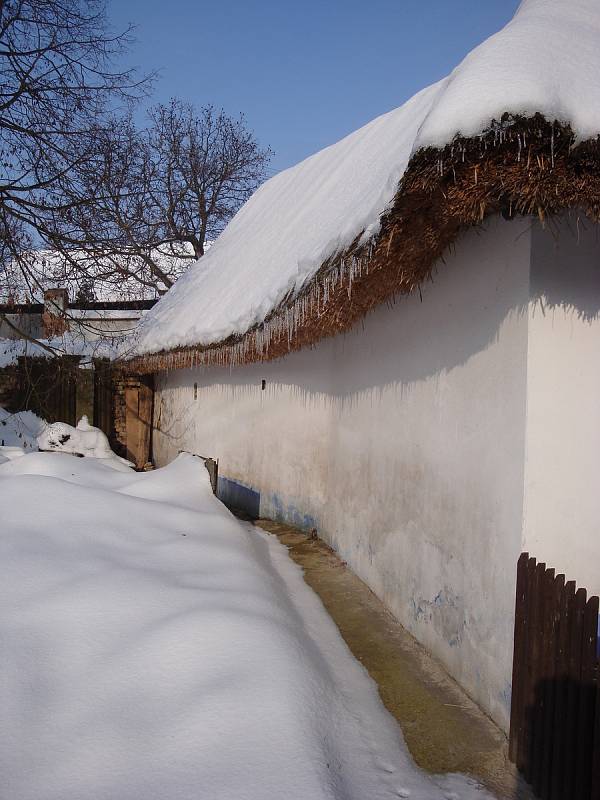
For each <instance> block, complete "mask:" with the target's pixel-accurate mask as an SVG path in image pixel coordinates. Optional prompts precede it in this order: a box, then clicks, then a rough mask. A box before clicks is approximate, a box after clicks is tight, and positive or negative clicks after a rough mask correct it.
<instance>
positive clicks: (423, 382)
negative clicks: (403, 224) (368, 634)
mask: <svg viewBox="0 0 600 800" xmlns="http://www.w3.org/2000/svg"><path fill="white" fill-rule="evenodd" d="M529 258H530V233H529V228H528V226H527V225H526V223H525V222H523V221H515V222H512V223H509V222H504V221H503V220H500V219H496V220H493V221H492V222H491V223H490V224H489V226H488V230H487V231H485V232H479V233H478V232H476V231H474V230H473V231H471V232H469V233H468V234H466V235H465V237H464V238H463V239H462V240H461V241H460V242H459V243H458V245H457V251H456V255H454V256H452V257H450V258H449V259H447V264H446V265H441V266H440V269H439V273H438V274H437V275H436V277H435V280H434V282H433V283H432V284H430V285H428V286H427V287H426V288H425V291H424V292H423V301H422V302H421V301H420V299H419V297H418V295H417V296H414V297H410V298H403V299H401V300H399V301H398V302H397V303H396V305H395V306H393V307H389V308H387V307H382V308H380V309H378V310H377V311H375V312H374V313H373V314H371V315H370V316H369V317H368V318H367V319H366V320H365V321H364V323H363V324H360V325H358V326H357V328H356V329H355V330H353V331H352V332H350V333H349V334H347V335H346V336H340V337H336V338H335V339H331V340H327V341H324V342H322V343H320V344H319V345H318V346H317V347H315V348H314V349H313V350H309V351H303V352H300V353H296V354H292V355H290V356H288V357H286V358H285V359H282V360H280V361H278V362H274V363H270V364H261V365H255V366H249V367H244V368H236V369H234V370H227V369H219V368H211V369H198V370H193V371H177V372H173V373H170V374H167V375H163V376H162V377H159V379H158V381H157V397H156V403H155V415H156V416H155V422H156V424H157V426H158V428H159V430H158V431H157V432H156V433H155V435H154V452H155V457H156V460H157V462H158V463H165V462H167V461H169V460H170V459H171V458H173V457H174V456H175V455H176V453H177V451H178V450H179V449H190V450H193V451H194V452H197V453H201V454H203V455H212V456H216V457H218V458H219V460H220V473H221V475H224V476H227V477H229V478H233V479H237V480H241V481H243V482H245V483H246V484H247V485H249V486H252V487H253V488H255V489H257V490H258V491H260V493H261V513H262V514H264V515H266V516H274V517H280V518H283V519H289V520H291V521H293V522H296V523H300V524H304V525H305V526H308V527H312V526H313V525H314V526H315V527H317V528H318V530H319V533H320V535H321V536H322V537H323V538H325V539H326V540H327V541H329V542H330V543H331V544H332V545H333V546H334V547H335V548H336V549H337V550H338V552H339V553H340V554H341V556H342V557H343V558H344V559H346V560H347V561H348V563H349V565H350V566H351V568H352V569H353V570H354V571H355V572H357V573H358V574H359V575H360V576H361V577H362V578H363V579H364V580H365V581H366V582H367V583H368V584H369V585H370V586H371V587H372V588H373V590H374V591H375V592H376V593H377V594H378V595H379V597H380V598H381V599H382V600H383V601H384V602H385V603H386V605H387V606H388V608H390V609H391V610H392V612H393V613H394V614H395V615H396V616H397V617H398V619H400V621H401V622H402V623H403V624H404V625H405V626H406V627H407V628H408V629H409V630H410V631H411V632H412V633H413V634H414V635H415V636H416V637H417V638H418V639H419V640H420V641H421V642H422V643H423V644H424V645H425V646H426V647H427V648H428V649H429V650H430V651H431V652H432V653H433V654H434V655H436V656H437V657H438V658H439V659H440V660H441V661H442V662H443V663H444V664H445V665H446V667H447V668H448V670H449V671H450V673H451V674H452V675H454V676H455V677H456V678H457V680H458V681H459V682H460V683H461V684H462V685H463V686H464V687H465V688H466V689H467V691H468V692H469V693H470V694H471V695H472V697H473V698H474V699H475V700H477V701H478V702H479V703H480V705H481V706H482V707H483V708H485V709H486V710H488V712H489V713H490V714H491V715H492V716H493V717H494V718H495V719H496V720H497V721H498V722H499V723H500V725H502V726H504V727H506V726H507V722H508V715H509V703H510V677H511V655H512V621H513V604H514V572H515V564H516V560H517V558H518V555H519V552H520V546H521V531H522V514H523V464H524V447H525V402H526V378H527V365H526V358H527V323H528V313H527V303H528V297H529ZM263 378H264V379H265V380H266V382H267V383H266V389H265V390H264V391H261V386H260V384H261V380H262V379H263ZM195 382H196V383H197V385H198V397H197V400H195V401H194V399H193V384H194V383H195Z"/></svg>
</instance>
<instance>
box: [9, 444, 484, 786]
mask: <svg viewBox="0 0 600 800" xmlns="http://www.w3.org/2000/svg"><path fill="white" fill-rule="evenodd" d="M0 507H1V509H2V512H1V513H2V525H1V530H0V569H1V570H2V576H1V579H0V587H1V588H0V650H1V652H2V662H3V663H2V673H1V674H2V679H1V681H0V703H1V706H2V709H3V713H2V715H1V720H0V774H1V775H2V787H1V789H0V796H1V797H2V798H6V799H7V800H184V799H185V800H192V799H193V800H281V798H286V800H295V799H297V800H325V798H327V799H329V798H332V799H333V798H335V799H336V800H379V799H380V798H398V797H410V798H414V800H443V799H444V798H452V800H475V799H477V798H478V799H479V800H483V798H490V795H489V794H487V793H486V792H484V791H483V790H479V789H478V788H477V786H476V785H475V784H474V783H473V782H472V781H469V780H468V779H466V778H462V777H459V776H450V777H445V778H441V779H439V780H438V779H434V778H432V777H430V776H428V775H425V774H424V773H422V772H421V771H419V770H418V769H417V768H416V767H415V766H414V764H413V763H412V760H411V758H410V756H409V754H408V753H407V750H406V748H405V746H404V743H403V741H402V737H401V734H400V731H399V729H398V727H397V725H396V723H395V722H394V720H393V719H392V718H391V716H390V715H389V714H388V713H387V711H386V710H385V709H384V707H383V705H382V704H381V701H380V699H379V696H378V693H377V689H376V686H375V684H374V683H373V681H372V680H371V679H370V678H369V676H368V674H367V673H366V671H365V670H364V669H363V667H362V666H361V665H360V664H359V663H358V662H357V661H356V660H355V659H354V657H353V656H352V655H351V653H350V652H349V650H348V649H347V647H346V645H345V643H344V642H343V640H342V638H341V636H340V634H339V632H338V630H337V628H336V626H335V625H334V623H333V622H332V620H331V619H330V618H329V616H328V615H327V613H326V611H325V610H324V608H323V606H322V605H321V603H320V601H319V600H318V598H317V597H316V595H314V594H313V592H312V590H311V589H310V588H309V587H308V586H307V585H306V584H305V583H304V581H303V579H302V575H301V572H300V569H299V568H298V567H297V566H295V565H294V564H293V563H292V561H291V560H290V559H289V557H288V555H287V551H286V550H285V548H284V547H283V546H282V545H281V544H280V543H279V542H277V540H276V539H274V537H270V536H268V535H267V534H266V533H264V532H261V531H260V530H257V529H254V528H252V527H251V526H248V525H244V524H242V523H240V522H239V521H238V520H236V519H235V518H234V517H232V516H231V515H230V514H229V513H228V512H227V511H226V510H225V509H224V507H223V506H222V505H221V504H220V503H219V501H218V500H217V499H216V498H215V497H214V496H213V495H212V493H211V490H210V484H209V480H208V474H207V473H206V470H205V468H204V465H203V463H202V461H201V460H200V459H197V458H194V457H193V456H189V455H181V456H179V458H178V459H177V460H176V461H175V462H173V463H172V464H171V465H170V466H169V467H166V468H164V469H160V470H157V471H155V472H151V473H141V474H137V473H134V472H132V471H129V470H127V471H120V470H117V469H114V468H112V467H111V466H110V464H107V463H102V462H101V461H99V460H97V459H92V458H75V457H73V456H69V455H64V454H60V453H29V454H27V455H24V456H22V457H20V458H14V459H12V460H10V461H6V462H5V463H2V464H0Z"/></svg>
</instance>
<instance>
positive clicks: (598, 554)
mask: <svg viewBox="0 0 600 800" xmlns="http://www.w3.org/2000/svg"><path fill="white" fill-rule="evenodd" d="M531 290H532V300H531V305H530V310H529V357H528V362H529V380H528V390H527V410H528V413H527V417H528V425H527V447H526V454H527V455H526V468H525V516H524V549H526V550H528V551H529V552H530V554H531V555H532V556H535V557H536V558H537V559H538V561H544V560H545V561H546V563H547V565H548V566H549V567H555V568H556V570H557V573H558V572H564V573H565V575H566V578H567V580H575V581H577V583H578V585H579V586H584V587H586V588H587V589H588V592H589V593H592V594H598V593H599V592H600V471H599V467H598V460H599V458H600V315H599V311H600V243H599V229H598V227H597V226H594V225H592V224H591V223H590V222H589V221H587V220H585V218H581V219H579V220H578V219H577V214H576V213H572V214H571V215H570V217H564V218H563V219H562V221H561V223H560V224H559V225H558V227H557V228H556V229H553V230H552V231H551V233H549V232H544V231H542V230H541V228H540V226H539V225H536V226H535V227H534V229H533V232H532V265H531Z"/></svg>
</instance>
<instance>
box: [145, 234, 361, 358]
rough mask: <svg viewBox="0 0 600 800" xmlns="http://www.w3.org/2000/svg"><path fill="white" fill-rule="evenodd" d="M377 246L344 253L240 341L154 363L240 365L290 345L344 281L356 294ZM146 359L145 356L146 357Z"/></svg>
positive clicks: (182, 352) (175, 354) (172, 355)
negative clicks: (356, 283)
mask: <svg viewBox="0 0 600 800" xmlns="http://www.w3.org/2000/svg"><path fill="white" fill-rule="evenodd" d="M375 247H376V239H375V238H373V239H371V240H370V242H369V245H368V247H367V248H366V250H365V251H364V252H363V253H361V255H351V256H348V255H343V256H341V257H340V258H339V259H337V260H336V261H335V262H334V263H333V264H332V265H331V267H330V268H329V269H327V270H324V271H323V272H322V274H321V275H320V276H319V278H318V279H317V280H312V281H311V282H310V284H309V285H308V286H307V288H306V290H305V291H303V292H301V294H299V295H298V296H297V297H296V298H295V299H294V300H292V301H291V302H290V303H288V304H286V305H285V306H284V307H283V308H280V309H279V310H276V311H275V312H273V313H272V314H271V316H270V317H269V318H268V319H266V320H265V321H264V322H263V323H261V324H260V325H257V326H256V327H255V328H254V329H252V330H249V331H248V332H247V333H246V334H244V335H242V336H241V337H240V338H239V339H237V340H236V341H234V342H232V343H230V344H223V345H220V346H217V347H207V348H205V349H200V348H190V349H187V350H180V351H173V352H171V353H164V354H161V355H157V356H152V355H150V356H147V357H146V358H147V359H148V360H149V361H150V362H151V363H156V361H155V359H156V360H157V361H158V363H159V365H160V366H159V369H160V370H165V371H167V372H168V371H169V370H170V369H186V368H192V367H199V366H208V365H219V366H231V367H235V366H239V365H241V364H244V363H247V362H248V360H249V358H248V357H249V356H252V357H253V359H252V360H255V359H256V356H258V357H259V358H261V357H262V358H264V357H266V356H267V355H268V353H269V349H270V347H272V345H273V343H275V344H276V345H279V344H280V343H281V342H282V340H283V341H284V342H286V344H287V349H288V350H289V349H290V348H291V344H292V342H293V340H294V339H295V337H296V335H297V333H298V330H299V329H300V328H302V327H303V326H304V324H305V322H307V321H308V320H315V319H318V318H319V317H320V316H321V315H322V314H323V312H324V311H325V309H326V307H327V305H328V303H329V300H330V297H331V295H332V294H333V293H334V292H335V291H337V290H339V289H340V287H341V286H343V285H344V284H345V285H346V289H347V292H348V299H350V298H351V297H352V284H353V282H354V281H355V280H356V279H357V278H360V277H361V276H362V275H363V273H364V274H367V275H368V274H369V263H370V262H371V260H372V257H373V253H374V250H375ZM142 360H145V359H144V358H143V357H142Z"/></svg>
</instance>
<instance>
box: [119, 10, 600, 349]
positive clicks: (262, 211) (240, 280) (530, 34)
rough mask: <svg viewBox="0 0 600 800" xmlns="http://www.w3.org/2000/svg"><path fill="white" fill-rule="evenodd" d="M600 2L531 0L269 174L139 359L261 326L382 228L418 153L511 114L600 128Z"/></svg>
mask: <svg viewBox="0 0 600 800" xmlns="http://www.w3.org/2000/svg"><path fill="white" fill-rule="evenodd" d="M599 74H600V3H598V2H597V0H523V2H522V3H521V5H520V6H519V9H518V11H517V13H516V15H515V17H514V19H513V20H512V21H511V22H510V23H509V24H508V25H506V26H505V28H503V30H501V31H500V32H499V33H497V34H496V35H494V36H492V37H491V38H489V39H488V40H487V41H485V42H484V43H483V44H482V45H480V46H479V47H478V48H476V49H475V50H473V52H471V53H470V54H469V55H468V56H467V57H466V58H465V59H464V60H463V62H462V63H461V64H460V65H459V66H458V67H457V68H456V69H455V70H454V71H453V72H452V74H451V75H450V76H449V77H447V78H445V79H444V80H442V81H440V82H439V83H437V84H435V85H433V86H431V87H429V88H427V89H424V90H423V91H422V92H420V93H419V94H417V95H415V96H414V97H413V98H412V99H410V100H409V101H408V102H407V103H405V104H404V105H403V106H401V107H400V108H397V109H395V110H394V111H391V112H389V113H388V114H384V115H383V116H381V117H378V118H377V119H375V120H373V121H372V122H371V123H369V124H368V125H365V127H363V128H361V129H360V130H358V131H356V132H355V133H353V134H351V135H350V136H347V137H346V138H345V139H342V141H340V142H338V143H337V144H335V145H333V146H331V147H328V148H326V149H325V150H322V151H321V152H319V153H317V154H316V155H314V156H311V157H310V158H308V159H306V160H305V161H303V162H301V163H300V164H298V165H297V166H295V167H293V168H291V169H288V170H286V171H284V172H282V173H280V174H279V175H276V176H275V177H274V178H272V179H271V180H269V181H267V182H266V183H265V184H264V185H263V186H262V187H260V188H259V189H258V191H256V192H255V194H254V195H253V196H252V197H251V198H250V200H248V202H247V203H246V204H245V205H244V206H243V207H242V208H241V209H240V211H239V212H238V213H237V214H236V216H235V217H234V219H233V220H232V221H231V222H230V223H229V225H228V226H227V228H226V229H225V230H224V232H223V233H222V234H221V236H220V237H219V239H217V241H216V242H215V244H214V245H213V247H212V248H211V249H210V251H209V252H208V253H207V254H206V255H205V256H204V257H203V258H202V259H201V260H200V261H199V262H196V264H194V265H193V266H192V267H190V269H189V270H188V271H187V273H185V275H183V276H182V277H181V278H180V279H179V281H178V282H177V283H176V284H175V286H174V287H172V288H171V289H170V290H169V291H168V292H167V293H166V295H165V296H164V297H163V298H162V299H161V300H160V301H159V302H158V303H157V305H156V306H155V307H154V308H153V309H152V310H151V311H150V312H149V313H148V314H147V315H146V317H145V319H144V320H143V321H142V322H141V323H140V326H139V329H138V332H139V338H138V342H137V345H136V346H135V347H134V349H133V351H134V352H135V353H137V354H144V353H151V352H158V351H161V350H169V349H172V348H174V347H178V346H186V345H187V346H189V345H209V344H214V343H216V342H220V341H222V340H224V339H226V338H227V337H229V336H231V335H232V334H243V333H245V332H246V331H247V330H249V329H250V328H251V327H252V326H253V325H255V324H257V323H261V322H263V321H264V319H265V318H266V317H267V316H268V314H269V313H270V312H271V311H272V310H273V309H274V308H276V307H277V306H278V305H279V304H280V303H281V301H282V300H283V299H284V298H285V297H286V296H287V295H288V293H292V294H294V293H297V292H298V290H299V289H300V288H301V287H303V286H304V285H306V283H307V282H308V281H310V279H311V278H312V277H313V276H314V275H315V273H316V271H317V270H318V269H319V267H320V266H321V265H322V264H323V262H324V261H325V260H326V259H328V258H330V257H331V256H334V255H336V254H338V253H341V252H343V251H344V250H345V249H346V248H347V247H349V246H350V244H352V242H353V241H354V239H355V238H356V237H357V236H359V235H360V234H363V239H365V240H366V239H368V238H369V237H370V236H372V235H373V234H375V233H376V232H377V230H378V227H379V221H380V218H381V215H382V214H383V213H384V212H385V210H386V209H387V208H388V207H389V205H390V203H391V201H392V200H393V197H394V195H395V193H396V190H397V188H398V183H399V181H400V179H401V178H402V176H403V174H404V172H405V170H406V167H407V165H408V162H409V160H410V158H411V156H412V155H413V154H414V153H415V152H416V151H417V150H419V149H420V148H422V147H425V146H429V145H434V146H442V145H445V144H447V143H448V142H450V141H451V140H452V139H453V137H454V136H455V135H456V134H458V133H461V134H463V135H476V134H478V133H480V132H481V131H482V130H483V129H485V128H487V127H488V126H489V125H490V123H491V121H492V120H499V119H500V118H501V116H502V115H503V114H504V113H505V112H508V113H512V114H523V115H533V114H535V113H538V112H539V113H542V114H544V115H545V116H546V117H547V118H548V119H549V120H551V121H553V120H559V121H561V122H565V123H567V122H568V123H570V124H571V125H572V126H573V129H574V130H575V132H576V134H577V135H578V136H579V137H580V138H581V139H586V138H590V137H593V136H596V135H597V134H598V133H600V81H598V79H597V76H598V75H599Z"/></svg>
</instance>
